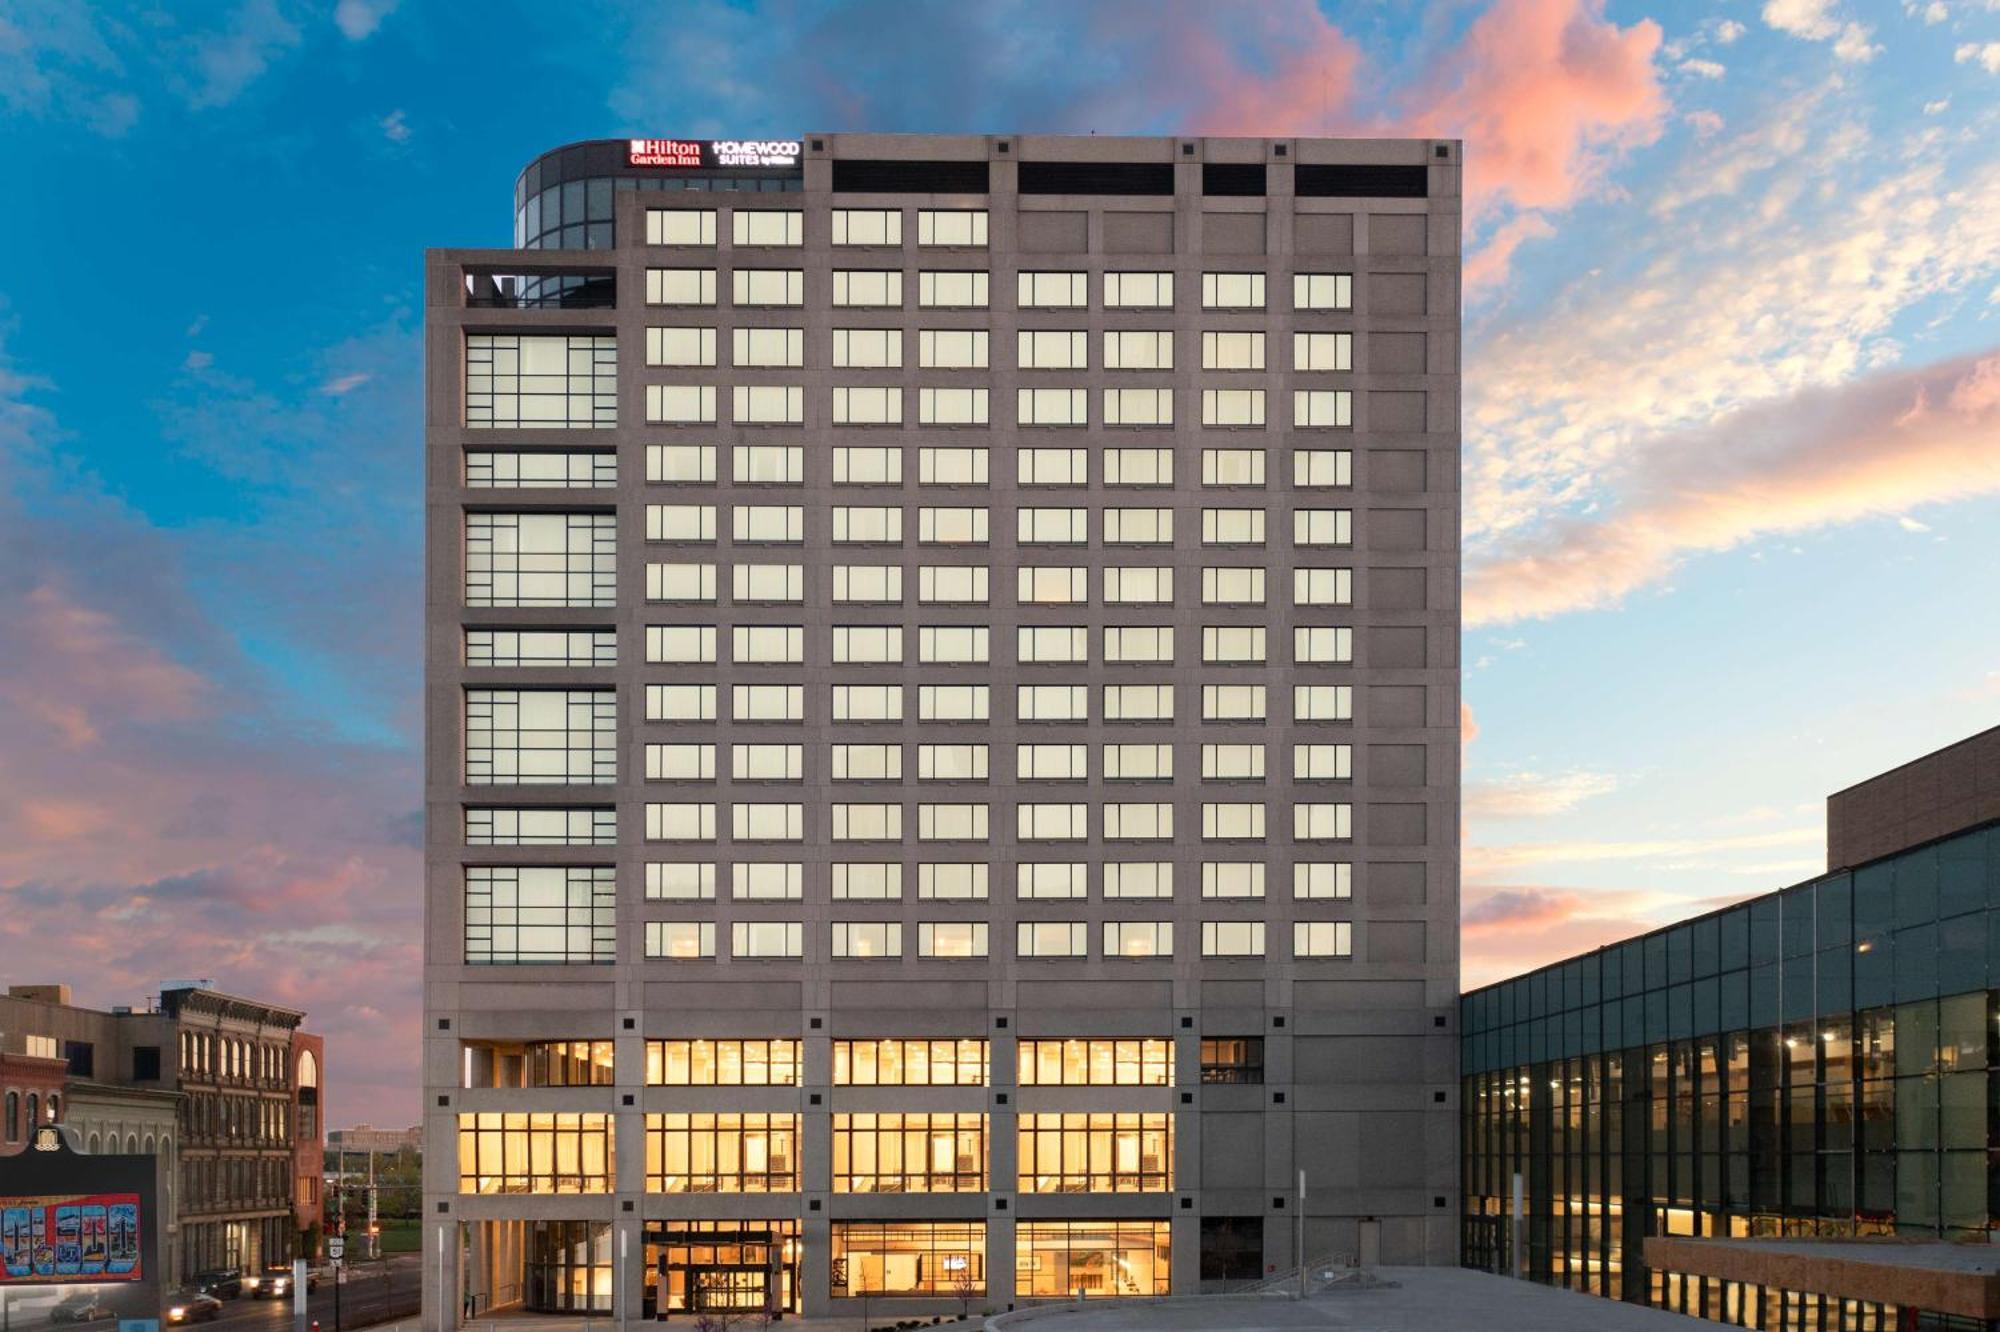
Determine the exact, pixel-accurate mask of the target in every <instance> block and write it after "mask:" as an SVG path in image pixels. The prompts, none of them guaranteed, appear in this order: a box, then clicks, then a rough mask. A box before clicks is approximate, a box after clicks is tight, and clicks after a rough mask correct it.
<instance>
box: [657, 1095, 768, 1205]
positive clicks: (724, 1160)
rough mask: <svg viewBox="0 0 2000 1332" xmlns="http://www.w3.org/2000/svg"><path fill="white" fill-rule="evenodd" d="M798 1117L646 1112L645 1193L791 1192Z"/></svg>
mask: <svg viewBox="0 0 2000 1332" xmlns="http://www.w3.org/2000/svg"><path fill="white" fill-rule="evenodd" d="M798 1135H799V1117H798V1116H797V1115H784V1114H662V1115H647V1116H646V1191H647V1192H648V1193H794V1192H797V1191H798V1187H799V1164H798V1162H799V1157H798Z"/></svg>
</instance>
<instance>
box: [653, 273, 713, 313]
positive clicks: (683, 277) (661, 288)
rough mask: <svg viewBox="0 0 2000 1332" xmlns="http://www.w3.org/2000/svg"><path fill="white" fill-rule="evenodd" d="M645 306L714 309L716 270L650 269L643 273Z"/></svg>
mask: <svg viewBox="0 0 2000 1332" xmlns="http://www.w3.org/2000/svg"><path fill="white" fill-rule="evenodd" d="M646 304H648V305H714V304H715V270H714V269H712V268H649V269H647V270H646Z"/></svg>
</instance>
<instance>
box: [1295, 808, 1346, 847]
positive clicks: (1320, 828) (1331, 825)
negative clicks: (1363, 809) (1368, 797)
mask: <svg viewBox="0 0 2000 1332" xmlns="http://www.w3.org/2000/svg"><path fill="white" fill-rule="evenodd" d="M1353 836H1354V806H1352V805H1350V804H1347V803H1345V802H1340V803H1331V802H1329V803H1301V804H1296V805H1293V806H1292V839H1293V840H1294V841H1299V842H1345V841H1348V840H1350V839H1351V838H1353Z"/></svg>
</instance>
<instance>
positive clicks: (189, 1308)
mask: <svg viewBox="0 0 2000 1332" xmlns="http://www.w3.org/2000/svg"><path fill="white" fill-rule="evenodd" d="M221 1316H222V1301H221V1300H218V1299H216V1298H215V1296H213V1295H211V1294H209V1293H208V1292H207V1291H205V1290H195V1289H193V1288H189V1289H186V1290H178V1291H175V1292H174V1297H173V1298H172V1299H170V1300H168V1301H167V1321H168V1322H169V1323H206V1322H208V1321H209V1320H211V1319H214V1318H220V1317H221Z"/></svg>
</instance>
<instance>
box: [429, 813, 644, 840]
mask: <svg viewBox="0 0 2000 1332" xmlns="http://www.w3.org/2000/svg"><path fill="white" fill-rule="evenodd" d="M617 842H618V811H617V810H615V809H611V808H608V807H599V806H583V807H567V808H566V807H563V806H553V807H551V806H543V805H515V806H501V807H493V806H474V807H471V808H468V809H467V810H466V811H465V844H466V845H467V846H615V845H617Z"/></svg>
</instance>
